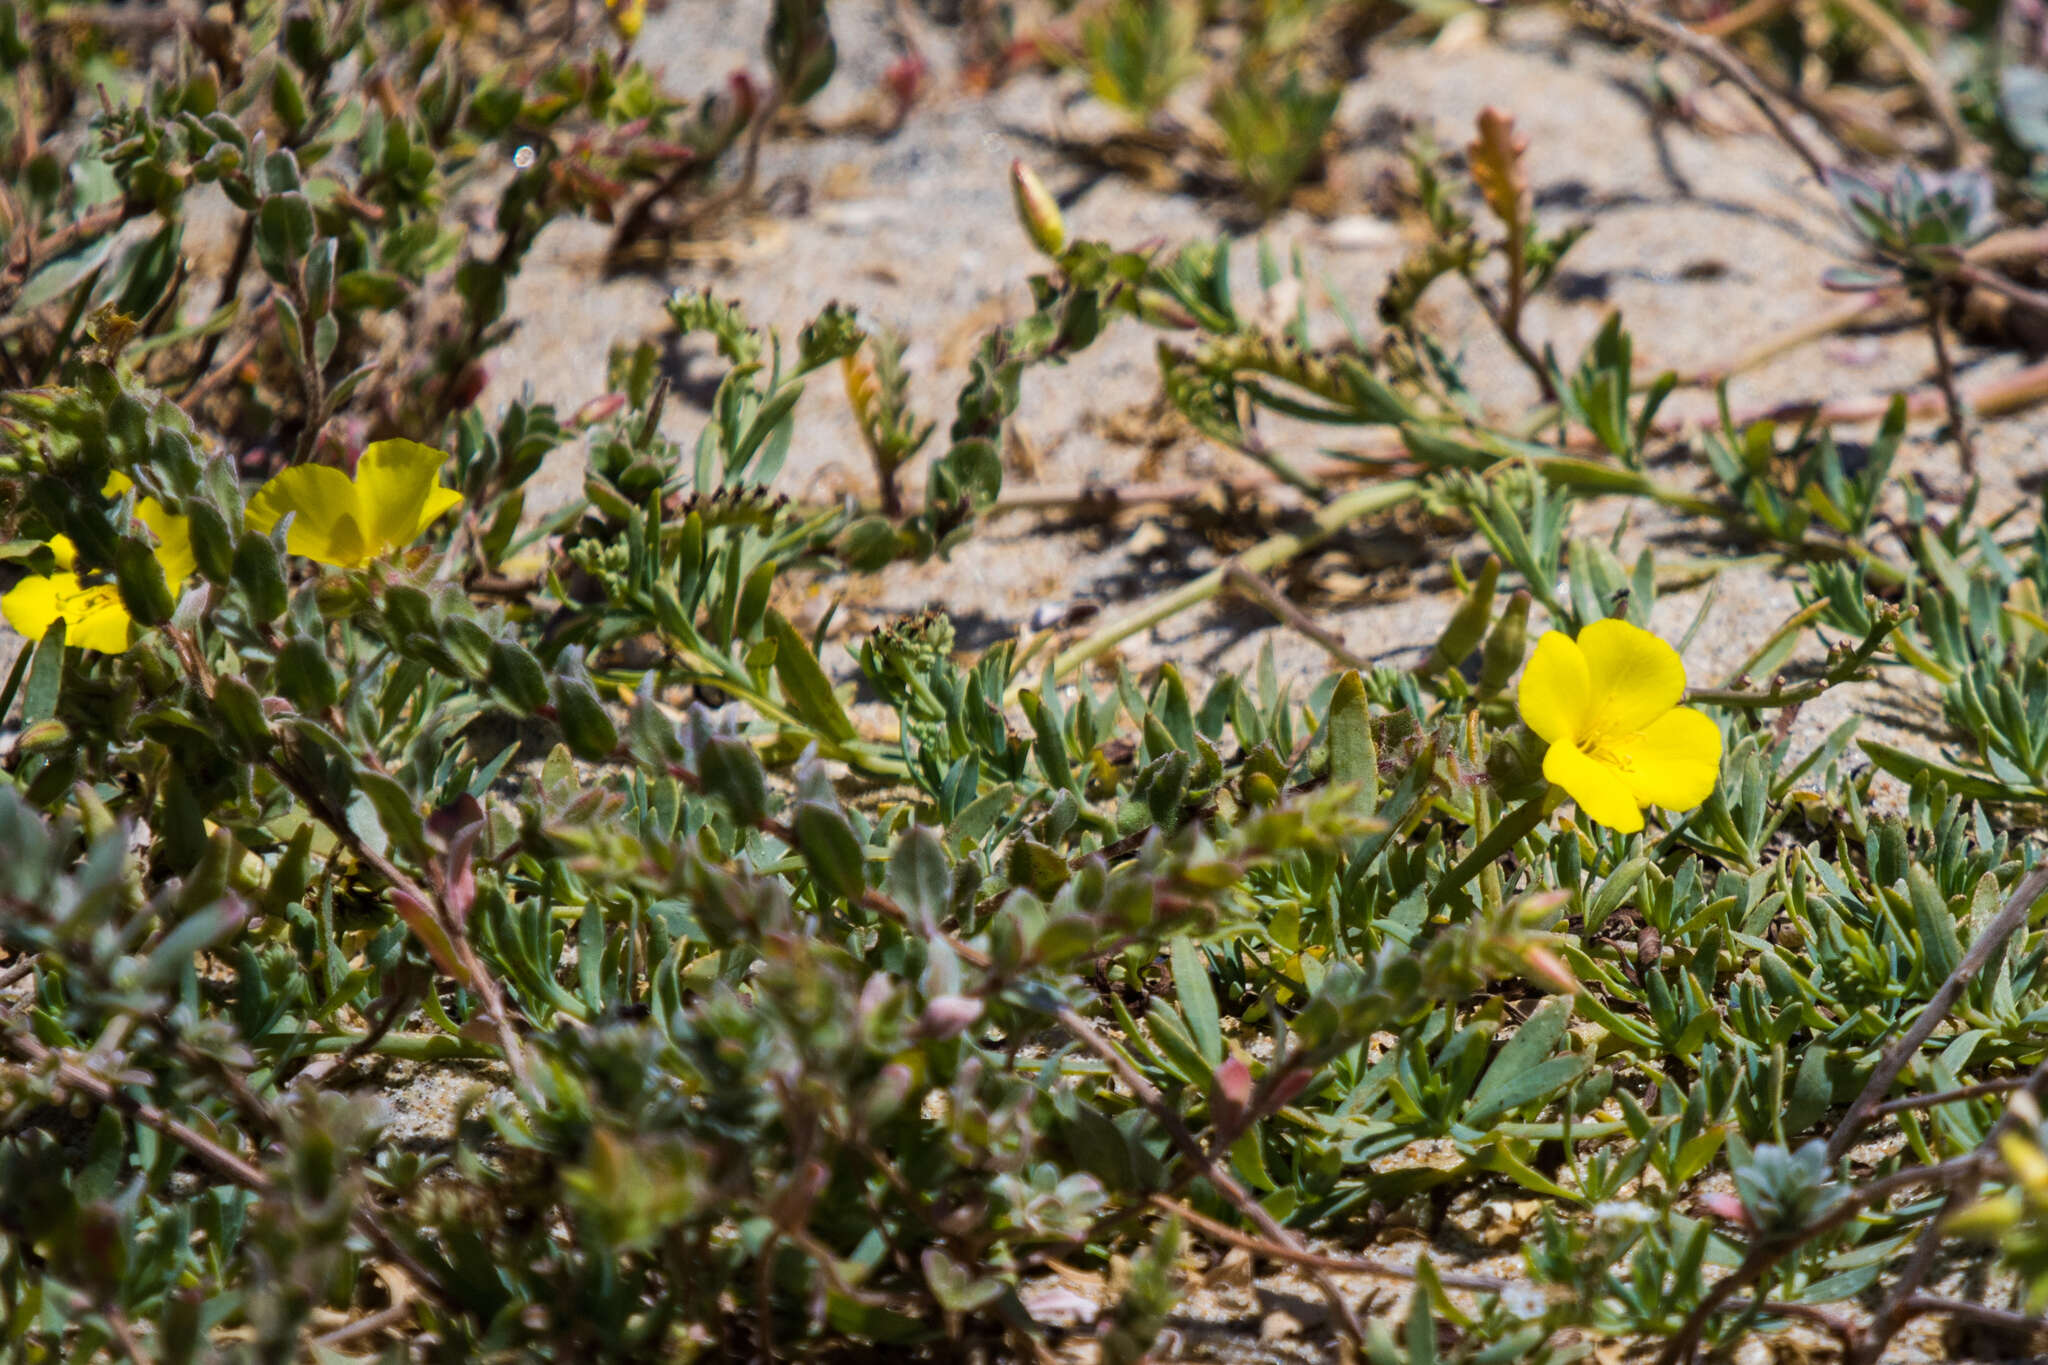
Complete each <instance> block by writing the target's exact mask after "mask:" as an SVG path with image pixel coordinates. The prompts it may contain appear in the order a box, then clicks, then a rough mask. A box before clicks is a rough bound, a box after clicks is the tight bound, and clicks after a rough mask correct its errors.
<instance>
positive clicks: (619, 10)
mask: <svg viewBox="0 0 2048 1365" xmlns="http://www.w3.org/2000/svg"><path fill="white" fill-rule="evenodd" d="M604 7H605V8H606V9H608V10H614V11H616V13H614V14H613V15H612V24H613V25H614V26H615V27H616V28H617V29H618V30H619V32H620V33H621V34H623V35H624V36H625V37H626V38H628V39H633V38H637V37H639V36H640V25H641V24H642V23H644V22H646V19H647V0H604Z"/></svg>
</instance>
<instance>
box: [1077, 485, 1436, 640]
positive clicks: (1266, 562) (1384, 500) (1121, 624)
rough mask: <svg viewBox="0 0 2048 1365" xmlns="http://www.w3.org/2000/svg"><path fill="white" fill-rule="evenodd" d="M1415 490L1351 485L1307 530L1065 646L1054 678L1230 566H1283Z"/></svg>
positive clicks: (1176, 610) (1194, 598)
mask: <svg viewBox="0 0 2048 1365" xmlns="http://www.w3.org/2000/svg"><path fill="white" fill-rule="evenodd" d="M1421 492H1422V484H1421V483H1420V482H1419V481H1417V480H1414V479H1396V480H1394V481H1392V482H1390V483H1378V484H1370V485H1368V486H1366V487H1364V488H1358V489H1353V490H1352V491H1351V492H1349V493H1346V494H1344V495H1343V496H1342V497H1340V498H1335V499H1333V500H1332V501H1330V502H1329V503H1327V504H1325V505H1324V506H1323V507H1322V508H1321V509H1319V510H1318V511H1317V512H1316V515H1315V522H1314V524H1313V525H1311V526H1310V527H1309V528H1308V529H1306V530H1303V531H1298V532H1297V531H1288V532H1284V533H1282V534H1280V535H1277V536H1272V537H1270V538H1268V539H1266V540H1262V541H1260V542H1259V543H1258V544H1257V545H1254V546H1252V548H1251V549H1249V550H1246V551H1245V552H1244V553H1243V554H1241V555H1239V556H1237V557H1236V558H1235V559H1234V560H1232V561H1231V563H1230V564H1225V565H1222V566H1221V567H1218V568H1215V569H1211V570H1210V571H1209V572H1208V573H1205V574H1203V575H1202V576H1201V577H1200V578H1197V579H1195V580H1194V581H1193V582H1191V583H1186V584H1183V585H1182V586H1181V587H1180V588H1178V589H1176V590H1175V591H1173V592H1170V593H1168V594H1166V595H1165V596H1164V597H1161V598H1159V599H1158V600H1156V601H1154V602H1151V603H1149V604H1147V605H1146V606H1144V607H1143V608H1141V609H1139V610H1138V611H1135V612H1132V613H1131V614H1130V615H1129V616H1126V617H1124V618H1123V619H1122V620H1120V621H1113V622H1111V623H1110V624H1109V625H1106V626H1104V627H1103V628H1102V629H1100V630H1098V631H1096V632H1094V633H1093V634H1092V635H1089V636H1088V637H1087V638H1085V639H1083V640H1081V641H1080V642H1079V643H1078V644H1075V645H1072V646H1070V647H1069V648H1068V649H1066V650H1065V651H1063V652H1062V653H1061V654H1060V655H1059V656H1058V657H1057V658H1056V659H1054V661H1053V676H1054V677H1055V678H1056V679H1066V678H1070V677H1072V676H1073V675H1074V674H1076V673H1078V672H1079V671H1080V670H1081V669H1082V667H1083V666H1084V665H1086V664H1087V663H1088V661H1089V660H1091V659H1094V658H1096V657H1097V656H1099V655H1102V654H1106V653H1108V652H1109V651H1110V650H1112V649H1114V648H1115V647H1116V646H1118V645H1120V644H1122V643H1123V642H1124V641H1125V640H1128V639H1130V638H1131V637H1132V636H1133V635H1136V634H1138V633H1139V632H1140V631H1144V630H1149V629H1151V628H1152V627H1153V626H1156V625H1158V624H1159V623H1160V622H1162V621H1165V620H1168V619H1170V618H1171V617H1174V616H1178V615H1179V614H1180V613H1181V612H1184V611H1186V610H1188V608H1190V607H1195V606H1200V605H1201V604H1202V603H1204V602H1207V601H1208V600H1210V599H1211V598H1213V597H1215V596H1216V595H1217V594H1218V593H1220V592H1222V591H1223V586H1224V579H1225V576H1226V575H1227V574H1228V572H1229V570H1230V567H1231V564H1235V565H1236V566H1237V567H1238V568H1240V569H1242V570H1244V571H1245V572H1247V573H1253V574H1258V573H1264V572H1265V571H1266V570H1268V569H1271V568H1273V567H1275V566H1276V565H1280V564H1285V563H1286V562H1287V561H1288V560H1290V559H1293V558H1294V557H1295V556H1296V555H1298V554H1301V553H1302V552H1303V551H1305V550H1312V549H1314V548H1315V547H1316V546H1318V545H1320V544H1322V543H1323V542H1324V541H1326V540H1328V539H1329V538H1330V537H1331V536H1333V535H1335V534H1337V532H1339V531H1341V530H1343V529H1344V528H1345V527H1346V526H1348V525H1350V524H1351V523H1352V522H1354V521H1358V520H1361V519H1363V518H1365V517H1369V516H1372V515H1374V514H1375V513H1379V512H1384V511H1386V510H1388V509H1389V508H1392V507H1398V506H1400V505H1401V504H1402V503H1404V502H1407V501H1409V500H1410V499H1411V498H1414V497H1417V496H1418V495H1420V494H1421Z"/></svg>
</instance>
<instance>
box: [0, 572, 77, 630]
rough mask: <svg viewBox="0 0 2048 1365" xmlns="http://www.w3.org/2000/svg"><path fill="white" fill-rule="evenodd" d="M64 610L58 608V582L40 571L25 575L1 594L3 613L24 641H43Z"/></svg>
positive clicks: (0, 605) (0, 609) (1, 610)
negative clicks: (45, 576)
mask: <svg viewBox="0 0 2048 1365" xmlns="http://www.w3.org/2000/svg"><path fill="white" fill-rule="evenodd" d="M61 614H62V613H60V612H59V611H58V610H57V585H56V584H55V583H52V582H51V581H50V580H49V579H47V578H44V577H43V576H41V575H40V574H38V575H37V576H35V577H33V578H24V579H22V580H21V582H19V583H16V584H15V585H14V586H13V587H12V588H10V589H8V591H7V595H6V596H5V597H0V615H4V616H5V617H6V618H7V624H8V625H10V626H13V627H14V629H15V630H16V631H17V632H18V633H19V634H20V635H21V637H22V638H23V639H25V640H40V639H42V638H43V637H44V636H45V635H48V634H49V633H50V627H51V626H53V625H55V624H56V623H57V618H58V616H60V615H61Z"/></svg>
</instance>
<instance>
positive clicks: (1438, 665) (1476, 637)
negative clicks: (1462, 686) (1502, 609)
mask: <svg viewBox="0 0 2048 1365" xmlns="http://www.w3.org/2000/svg"><path fill="white" fill-rule="evenodd" d="M1499 578H1500V560H1499V559H1498V558H1496V557H1495V556H1493V555H1488V556H1487V557H1486V563H1485V564H1483V565H1481V566H1480V569H1479V578H1478V580H1477V581H1476V582H1474V583H1473V584H1472V591H1471V592H1469V593H1467V594H1466V595H1465V600H1464V601H1463V602H1460V603H1459V604H1458V609H1457V610H1456V611H1454V612H1452V613H1451V619H1450V621H1449V622H1448V623H1447V624H1446V625H1445V626H1444V633H1443V634H1442V635H1441V636H1440V637H1438V639H1437V642H1436V647H1435V648H1434V649H1432V650H1430V651H1429V657H1428V658H1427V659H1424V660H1423V661H1422V663H1421V665H1420V666H1419V667H1417V668H1416V670H1415V671H1416V672H1417V673H1420V674H1423V675H1424V676H1427V675H1429V674H1432V673H1442V672H1444V671H1446V670H1448V669H1453V668H1456V667H1457V666H1458V665H1459V664H1462V663H1463V662H1465V657H1466V656H1467V655H1468V654H1470V653H1471V652H1472V651H1473V650H1475V649H1477V648H1479V642H1480V640H1481V639H1482V638H1483V637H1484V636H1485V634H1486V623H1487V622H1488V621H1489V620H1491V619H1492V617H1493V585H1494V583H1495V582H1496V581H1497V580H1498V579H1499Z"/></svg>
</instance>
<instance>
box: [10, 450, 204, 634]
mask: <svg viewBox="0 0 2048 1365" xmlns="http://www.w3.org/2000/svg"><path fill="white" fill-rule="evenodd" d="M132 487H134V485H133V484H132V483H131V482H130V481H129V479H128V476H127V475H126V474H123V473H121V472H120V471H118V470H116V471H115V472H114V474H113V476H112V477H111V478H109V479H108V480H107V483H106V488H105V490H104V491H105V492H106V494H107V496H109V497H117V496H119V495H120V494H122V493H125V492H127V491H128V490H129V489H130V488H132ZM135 519H136V520H137V521H139V522H141V523H142V524H143V525H144V526H146V527H147V528H149V532H150V534H151V535H153V536H155V537H156V562H157V565H158V567H160V568H161V569H162V570H163V571H164V580H165V581H166V582H167V583H169V584H170V585H171V595H172V596H173V597H175V596H177V594H178V589H179V588H180V587H181V586H182V585H183V584H184V582H185V580H186V579H188V578H190V577H191V576H192V572H193V570H194V569H196V568H197V567H198V561H197V560H195V559H194V558H193V555H192V532H191V528H190V526H189V524H188V523H187V521H186V519H185V518H184V517H180V516H173V515H172V514H171V513H169V512H167V511H165V510H164V507H163V504H161V503H159V502H158V501H157V500H156V499H155V498H144V499H142V500H141V501H140V502H138V503H136V504H135ZM49 546H50V553H51V554H52V555H54V556H56V559H57V568H58V570H59V572H57V573H53V574H37V575H35V576H34V577H30V578H24V579H22V580H21V582H19V583H17V584H15V585H14V587H13V588H12V589H11V590H10V591H9V592H8V593H7V595H6V596H5V597H0V615H4V616H6V618H7V624H8V625H10V626H13V627H14V628H15V629H16V630H17V631H20V632H21V634H22V635H23V636H24V637H25V638H27V639H30V640H40V639H42V638H43V636H45V635H47V634H49V632H50V627H51V626H54V625H55V624H57V622H58V621H60V620H61V621H63V622H64V643H65V644H67V645H77V646H78V647H79V648H81V649H91V650H97V651H99V652H100V653H102V654H119V653H121V652H122V651H124V650H126V649H127V648H128V646H129V644H130V643H131V641H132V639H133V636H134V632H133V631H132V630H131V629H130V627H131V626H133V625H134V621H133V619H132V618H131V617H130V616H129V615H128V608H127V607H125V606H123V605H122V604H121V592H120V589H118V588H116V587H115V586H114V585H113V584H112V583H109V582H106V581H105V580H104V579H102V578H101V577H100V576H99V575H97V574H93V573H90V571H88V573H86V574H81V573H79V572H78V547H77V546H76V545H74V544H72V542H71V538H70V537H69V536H52V537H50V540H49Z"/></svg>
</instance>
